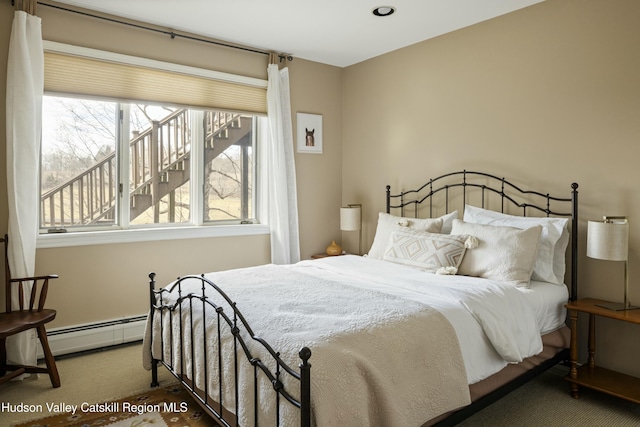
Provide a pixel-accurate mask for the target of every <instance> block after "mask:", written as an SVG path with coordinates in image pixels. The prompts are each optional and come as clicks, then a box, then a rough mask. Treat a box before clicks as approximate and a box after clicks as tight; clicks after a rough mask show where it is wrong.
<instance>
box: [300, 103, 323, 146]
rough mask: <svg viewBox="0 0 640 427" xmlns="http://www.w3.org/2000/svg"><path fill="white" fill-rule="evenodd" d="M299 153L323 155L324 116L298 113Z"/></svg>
mask: <svg viewBox="0 0 640 427" xmlns="http://www.w3.org/2000/svg"><path fill="white" fill-rule="evenodd" d="M296 118H297V122H298V132H297V138H298V139H297V146H298V153H312V154H322V115H321V114H308V113H298V114H297V117H296Z"/></svg>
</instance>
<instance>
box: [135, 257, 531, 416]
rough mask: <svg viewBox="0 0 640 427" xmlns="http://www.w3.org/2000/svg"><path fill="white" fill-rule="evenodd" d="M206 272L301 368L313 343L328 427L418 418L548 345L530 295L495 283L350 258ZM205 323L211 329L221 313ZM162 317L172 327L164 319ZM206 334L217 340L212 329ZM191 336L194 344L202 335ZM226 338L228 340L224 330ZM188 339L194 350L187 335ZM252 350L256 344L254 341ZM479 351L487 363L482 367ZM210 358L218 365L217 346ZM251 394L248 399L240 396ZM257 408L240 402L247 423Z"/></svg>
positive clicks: (228, 400)
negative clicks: (301, 355)
mask: <svg viewBox="0 0 640 427" xmlns="http://www.w3.org/2000/svg"><path fill="white" fill-rule="evenodd" d="M207 277H208V278H209V279H211V280H212V281H214V282H215V283H216V284H218V285H219V286H221V287H222V288H223V289H224V290H225V291H226V292H228V293H229V294H230V296H231V298H232V299H233V300H234V301H236V302H237V303H238V308H239V309H240V310H241V311H242V312H243V314H245V316H246V317H247V320H248V321H249V323H250V325H251V326H252V327H253V328H254V332H256V334H257V335H259V336H261V337H262V338H264V339H265V340H266V341H267V342H269V343H270V344H271V345H272V346H273V347H274V348H276V349H277V350H278V351H280V352H281V354H282V357H283V359H284V360H285V361H286V362H288V363H289V364H290V366H293V367H295V366H297V364H298V362H299V360H298V359H297V350H298V349H299V348H300V347H302V346H308V347H310V348H311V349H312V351H313V356H312V358H311V360H310V362H311V364H312V370H311V372H312V374H311V376H312V405H313V415H314V420H315V423H316V424H317V425H321V426H325V425H347V424H348V425H354V426H357V425H363V426H365V425H381V424H380V423H382V424H384V425H409V426H410V425H420V424H421V423H422V422H424V421H426V420H428V419H431V418H433V417H435V416H437V415H439V414H441V413H444V412H446V411H449V410H453V409H456V408H458V407H460V406H463V405H466V404H468V403H469V394H468V387H467V384H471V383H474V382H476V381H477V380H479V379H482V378H484V377H486V376H488V375H491V374H492V373H494V372H496V371H497V370H499V369H500V368H501V367H503V366H504V365H506V363H507V362H518V361H521V360H522V359H523V358H526V357H529V356H532V355H534V354H537V353H538V352H540V351H541V350H542V342H541V340H540V334H539V327H538V324H537V321H536V319H535V315H534V313H533V311H532V309H531V307H529V306H528V304H527V302H526V299H525V298H524V297H523V294H522V293H521V292H519V291H518V290H517V289H516V288H514V287H512V286H510V285H506V284H502V283H499V282H493V281H489V280H484V279H473V278H468V277H461V276H436V275H432V274H427V273H424V272H420V271H418V270H414V269H410V268H407V267H404V266H399V265H395V264H390V263H388V262H385V261H379V260H373V259H368V258H363V257H355V256H343V257H334V258H325V259H322V260H315V261H304V262H301V263H298V264H295V265H291V266H273V265H270V266H261V267H254V268H248V269H241V270H235V271H227V272H220V273H211V274H209V275H207ZM192 290H193V291H197V288H196V287H194V288H193V289H192ZM186 292H187V291H186V290H184V291H183V294H184V293H186ZM165 302H167V301H165ZM445 318H446V319H448V321H447V320H445ZM265 319H268V321H266V322H265ZM157 322H158V318H157V317H156V323H157ZM207 323H209V327H210V328H211V327H212V326H213V325H214V324H215V321H214V320H213V319H210V320H208V322H207ZM165 325H166V326H169V323H168V317H165ZM148 326H149V325H148ZM452 326H453V327H452ZM173 327H174V329H175V328H176V327H177V322H174V324H173ZM199 328H200V329H199ZM166 329H167V330H168V329H169V328H168V327H167V328H166ZM148 330H149V328H148ZM194 330H195V332H196V334H198V333H201V325H200V324H199V323H196V324H195V325H194ZM214 330H215V329H214ZM199 331H200V332H199ZM177 334H178V332H177V330H176V332H174V335H175V336H177ZM207 336H208V337H211V338H209V340H213V341H215V340H217V338H216V337H215V334H214V333H212V332H210V333H209V334H208V335H207ZM458 338H460V339H459V340H458ZM145 339H146V340H147V341H148V340H149V336H148V335H147V336H146V337H145ZM167 341H168V338H167V337H165V342H167ZM187 341H189V340H187ZM195 341H196V343H195V344H194V345H195V346H196V348H198V346H199V345H200V344H199V340H195ZM225 341H226V342H230V340H229V339H228V337H227V338H225V337H224V336H223V342H225ZM458 341H459V343H458ZM159 343H160V340H158V339H156V340H154V356H155V357H159V356H160V355H161V354H162V351H161V350H160V345H159ZM185 347H186V351H187V354H190V349H191V343H190V342H187V344H186V346H185ZM145 348H148V346H147V345H145ZM229 348H231V347H229ZM252 351H258V348H257V346H255V345H253V346H252ZM164 354H165V357H166V358H168V357H170V355H171V354H173V357H174V364H175V366H181V365H180V361H179V358H178V355H179V354H180V352H179V349H178V347H177V345H176V344H174V348H173V353H171V351H170V350H169V347H168V346H167V347H166V348H165V352H164ZM230 354H232V351H227V352H225V355H223V364H224V365H225V368H224V371H225V372H226V373H227V375H225V378H226V379H225V380H224V381H225V382H229V383H231V380H230V378H232V375H231V372H232V369H233V367H232V365H233V362H232V360H233V359H232V358H231V356H230ZM460 355H462V357H461V356H460ZM476 358H480V359H481V360H482V361H481V362H480V363H479V364H478V366H475V365H474V362H473V360H474V359H476ZM185 359H186V360H185V361H184V364H183V365H182V366H183V367H184V372H185V373H186V374H187V375H188V376H192V375H191V372H192V366H193V368H194V369H193V372H195V377H196V378H195V380H196V383H197V385H198V386H199V387H200V388H204V379H203V378H202V371H203V366H202V365H203V363H204V360H203V359H198V360H194V361H191V360H190V358H187V357H185ZM462 359H464V360H462ZM207 360H208V363H209V364H210V366H217V355H216V354H215V352H213V351H212V349H211V348H207ZM263 360H264V361H267V358H264V357H263ZM487 361H489V363H487ZM149 362H150V355H149V354H145V366H146V367H147V368H149V366H150V363H149ZM192 362H193V363H194V364H193V365H192ZM245 368H247V367H245ZM245 368H242V369H241V370H240V373H241V377H242V378H244V376H246V377H251V375H252V370H251V369H249V370H248V371H247V372H245ZM469 374H471V378H468V376H469ZM216 382H217V376H214V377H211V378H210V379H209V385H208V387H209V390H210V393H211V394H212V395H213V397H214V398H219V397H220V396H218V395H217V385H216ZM241 382H242V379H241ZM283 382H284V383H285V385H289V386H291V385H293V387H294V391H293V393H292V394H294V395H296V396H297V393H296V388H297V383H295V382H292V381H291V380H287V379H286V378H285V379H284V381H283ZM270 389H271V385H270V384H269V383H268V382H266V381H264V391H263V392H261V400H260V405H261V407H262V410H261V413H264V415H263V416H264V417H266V418H272V417H273V416H274V415H273V408H272V406H273V402H272V399H271V397H270V396H271V395H272V394H273V393H272V392H270ZM244 392H247V393H252V389H251V388H249V387H247V388H246V390H244ZM222 399H223V401H224V402H225V406H227V407H228V409H232V408H233V407H234V405H233V402H234V401H235V400H234V396H233V395H232V394H229V393H227V394H223V396H222ZM245 400H246V401H249V400H250V399H241V401H243V402H244V401H245ZM281 407H282V408H283V410H284V413H283V418H282V422H281V424H282V425H296V424H297V411H295V410H293V408H291V407H290V405H288V404H285V405H281ZM252 413H253V407H252V406H251V405H250V404H247V405H244V406H243V407H241V408H240V419H241V424H242V425H252V421H249V420H250V417H251V414H252ZM345 423H346V424H345Z"/></svg>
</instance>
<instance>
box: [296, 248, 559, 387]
mask: <svg viewBox="0 0 640 427" xmlns="http://www.w3.org/2000/svg"><path fill="white" fill-rule="evenodd" d="M362 260H363V261H360V260H359V257H354V256H341V257H333V258H323V259H321V260H316V261H303V262H301V263H300V265H305V266H307V267H314V266H315V268H323V269H329V270H334V271H338V270H342V274H345V275H351V274H353V275H355V276H358V277H361V278H362V277H363V275H364V277H366V278H367V280H368V281H369V283H370V284H369V285H367V286H368V288H369V289H377V290H381V291H383V292H385V291H386V292H389V291H390V290H389V284H392V288H395V289H393V290H392V292H393V293H395V294H397V295H401V296H403V297H405V298H408V299H412V300H415V301H419V302H422V303H425V304H429V305H431V306H432V307H434V308H436V309H438V310H439V311H440V312H441V313H442V314H444V316H445V317H446V318H447V320H449V322H450V323H451V324H452V325H453V327H454V329H455V331H456V334H457V335H458V341H459V342H460V347H461V351H462V356H463V360H464V364H465V368H466V372H467V380H468V382H469V384H474V383H476V382H478V381H481V380H483V379H485V378H487V377H489V376H491V375H493V374H495V373H496V372H498V371H500V370H501V369H502V368H504V367H505V366H507V364H508V363H510V362H518V361H519V360H517V358H516V359H515V360H510V361H507V360H505V359H504V358H503V357H501V356H500V355H499V354H498V352H497V351H496V349H495V348H494V346H493V345H492V344H491V342H490V341H489V338H488V337H487V335H486V333H485V332H484V331H483V328H482V326H481V325H480V324H478V322H475V321H473V320H472V315H471V313H470V312H469V310H468V309H467V308H466V307H465V306H464V305H462V304H460V302H459V300H458V299H456V298H455V297H453V298H452V297H451V296H449V297H445V298H440V296H445V295H447V294H448V292H449V291H450V290H451V288H452V287H454V286H455V287H456V289H458V290H460V292H464V289H465V288H467V289H473V288H474V287H477V286H480V285H481V284H485V285H489V284H493V285H495V284H497V283H499V282H493V281H491V280H487V279H480V278H476V277H465V276H457V275H454V276H448V275H434V274H429V273H424V272H423V271H421V270H418V269H414V268H411V267H406V266H402V265H399V264H393V263H389V262H386V261H383V260H376V259H371V258H369V259H367V257H365V258H362ZM364 260H366V261H364ZM311 262H313V263H314V264H310V263H311ZM316 262H317V264H315V263H316ZM363 262H364V263H365V266H364V268H362V267H363V266H362V265H361V264H362V263H363ZM396 278H397V279H396ZM421 284H425V286H422V285H421ZM426 284H430V285H432V286H433V285H435V286H436V288H435V289H430V288H427V287H426ZM507 286H508V287H509V288H513V289H514V290H516V291H517V292H519V293H520V294H521V295H522V296H523V298H524V300H525V301H526V306H527V307H526V308H524V309H523V310H524V312H523V313H522V314H523V315H525V314H527V313H528V314H530V315H531V316H532V317H533V318H535V323H532V324H531V325H530V326H532V327H534V328H536V333H537V335H538V337H539V336H540V335H543V334H546V333H549V332H552V331H555V330H557V329H559V328H560V327H562V326H563V325H564V324H565V319H566V309H565V308H564V304H565V303H566V302H567V300H568V295H569V294H568V290H567V287H566V286H559V285H555V284H551V283H544V282H536V281H532V282H531V284H530V288H522V287H515V286H510V285H507ZM512 314H514V315H515V316H516V317H518V314H519V313H518V312H517V311H516V312H514V313H512ZM533 325H535V326H533ZM519 332H520V331H518V330H517V329H515V330H512V333H519ZM522 332H525V331H522ZM526 332H527V333H529V334H532V335H530V336H531V340H534V341H533V342H532V343H531V347H530V348H529V351H525V352H524V353H523V354H522V358H525V357H529V356H532V355H535V354H537V353H538V352H539V351H540V350H541V349H542V347H541V345H542V344H541V341H540V342H539V341H538V340H537V338H535V337H533V334H534V331H533V330H532V329H529V330H527V331H526ZM538 343H539V345H540V346H538ZM524 345H525V346H527V344H524ZM538 349H539V350H538ZM525 353H526V354H525ZM527 354H528V355H527Z"/></svg>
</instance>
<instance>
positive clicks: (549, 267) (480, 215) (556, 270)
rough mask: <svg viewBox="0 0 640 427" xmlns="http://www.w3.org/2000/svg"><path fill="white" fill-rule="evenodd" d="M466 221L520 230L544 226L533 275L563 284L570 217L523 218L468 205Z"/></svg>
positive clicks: (545, 280) (540, 279)
mask: <svg viewBox="0 0 640 427" xmlns="http://www.w3.org/2000/svg"><path fill="white" fill-rule="evenodd" d="M464 221H465V222H472V223H475V224H488V225H501V226H508V227H515V228H519V229H526V228H529V227H533V226H535V225H540V226H542V232H541V234H540V244H539V246H538V254H537V256H536V261H535V263H534V264H533V274H532V276H531V278H532V279H533V280H539V281H542V282H549V283H554V284H557V285H562V284H564V273H565V253H566V250H567V245H568V244H569V230H568V229H567V226H568V223H569V220H568V219H566V218H539V217H521V216H514V215H507V214H503V213H500V212H495V211H490V210H486V209H482V208H477V207H475V206H469V205H467V206H465V208H464Z"/></svg>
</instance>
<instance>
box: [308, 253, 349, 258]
mask: <svg viewBox="0 0 640 427" xmlns="http://www.w3.org/2000/svg"><path fill="white" fill-rule="evenodd" d="M340 255H344V254H340ZM340 255H329V254H325V253H322V254H315V255H311V259H320V258H329V257H332V256H340Z"/></svg>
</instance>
